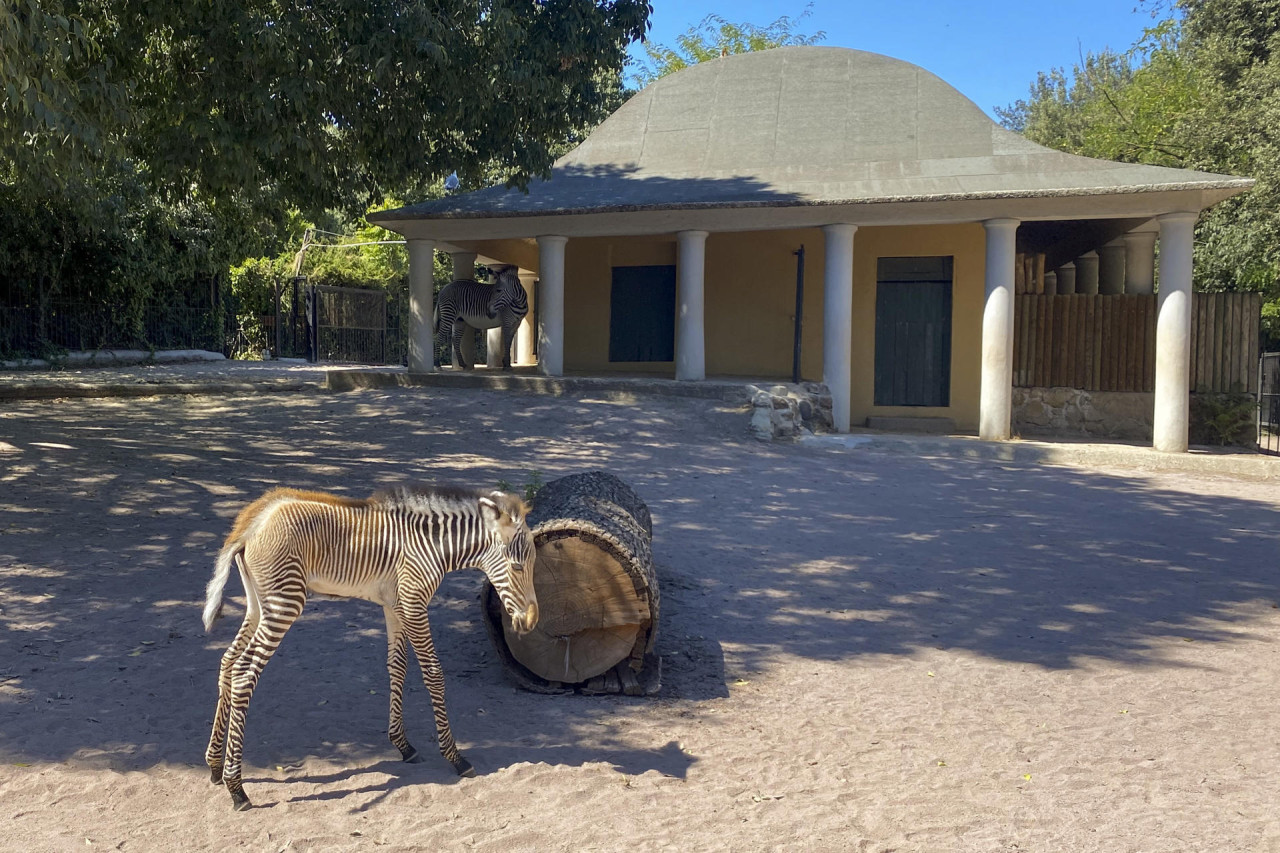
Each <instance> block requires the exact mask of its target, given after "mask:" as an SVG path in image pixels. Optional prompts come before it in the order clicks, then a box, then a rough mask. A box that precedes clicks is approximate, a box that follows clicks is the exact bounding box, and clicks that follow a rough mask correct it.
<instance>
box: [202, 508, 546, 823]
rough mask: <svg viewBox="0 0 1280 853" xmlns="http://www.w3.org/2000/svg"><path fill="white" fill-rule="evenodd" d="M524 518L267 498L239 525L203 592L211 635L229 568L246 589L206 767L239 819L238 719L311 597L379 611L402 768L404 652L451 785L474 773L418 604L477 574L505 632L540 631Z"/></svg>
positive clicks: (483, 511)
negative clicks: (492, 593) (502, 616)
mask: <svg viewBox="0 0 1280 853" xmlns="http://www.w3.org/2000/svg"><path fill="white" fill-rule="evenodd" d="M527 512H528V507H527V506H525V504H524V502H523V501H521V500H520V499H519V498H518V497H516V496H515V495H510V494H507V493H505V492H487V493H486V492H480V491H473V490H465V489H456V488H448V487H441V488H432V487H424V486H401V487H398V488H395V489H391V490H387V491H383V492H378V493H377V494H375V495H373V496H372V497H370V498H368V499H365V500H356V499H351V498H341V497H336V496H334V495H327V494H322V493H319V492H302V491H296V490H293V489H273V490H271V491H269V492H267V493H266V494H265V495H263V496H262V497H261V498H259V499H258V500H256V501H254V502H253V503H252V504H250V505H249V506H248V507H246V508H245V509H244V510H243V511H242V512H241V513H240V515H239V517H237V518H236V522H235V525H234V527H233V528H232V530H231V534H230V535H229V536H228V537H227V541H226V544H224V545H223V547H222V551H221V552H220V553H219V555H218V560H217V564H216V566H215V568H214V574H213V578H212V579H211V580H210V581H209V586H208V589H207V594H206V599H205V607H204V624H205V629H206V630H208V629H211V628H212V627H213V622H214V620H215V619H217V617H218V613H219V611H220V610H221V606H222V592H223V588H224V587H225V586H226V583H227V579H228V577H229V576H230V574H231V568H232V566H233V565H234V566H235V567H237V568H238V569H239V571H240V580H241V581H242V582H243V584H244V589H245V600H246V608H245V617H244V622H243V623H242V624H241V626H240V630H239V632H238V633H237V634H236V637H235V640H233V641H232V643H231V645H230V647H229V648H228V649H227V651H226V653H225V654H224V655H223V656H222V666H221V669H220V672H219V677H218V707H217V712H216V713H215V715H214V721H213V733H212V735H211V736H210V738H209V748H208V750H207V751H206V753H205V760H206V761H207V763H208V765H209V769H210V770H211V771H212V777H213V781H214V782H219V781H222V782H225V783H226V786H227V790H228V791H230V792H231V799H232V803H233V805H234V806H235V807H236V808H237V809H246V808H248V807H249V800H248V798H247V797H246V796H245V793H244V787H243V785H242V784H241V780H240V775H241V757H242V751H243V739H244V724H245V712H246V711H247V709H248V706H249V699H250V697H251V696H252V695H253V690H254V688H255V687H256V686H257V683H258V679H259V678H260V677H261V675H262V670H263V668H264V667H265V666H266V665H267V661H269V660H270V659H271V655H272V654H273V653H274V652H275V650H276V648H277V647H278V646H279V645H280V641H281V639H283V637H284V634H285V632H286V631H287V630H289V626H290V625H292V624H293V622H294V621H295V620H296V619H297V618H298V616H299V615H301V613H302V608H303V605H304V604H305V603H306V600H307V596H308V595H310V594H312V593H319V594H323V595H335V596H343V597H348V598H362V599H365V600H367V601H372V602H374V603H376V604H380V605H382V608H383V612H384V614H385V616H386V621H387V671H388V674H389V675H390V678H391V717H390V726H389V728H388V734H389V735H390V738H391V742H392V743H393V744H395V746H396V748H397V749H399V750H400V754H401V756H402V757H403V758H404V760H405V761H418V760H421V759H420V758H419V756H418V751H417V750H416V749H414V748H413V746H412V745H410V743H409V741H408V739H407V738H406V737H405V734H404V720H403V717H402V694H403V690H404V677H405V666H406V641H407V642H408V643H411V644H412V645H413V649H414V652H415V654H416V655H417V658H418V662H419V664H420V666H421V668H422V678H423V681H424V682H425V683H426V685H427V689H428V690H429V691H430V693H431V705H432V709H433V711H434V712H435V720H436V733H437V736H438V739H439V742H440V752H441V754H442V755H444V757H445V758H446V759H448V760H449V762H450V763H452V764H453V766H454V768H455V769H456V770H457V771H458V773H459V774H460V775H463V776H471V775H474V771H473V770H472V768H471V764H470V763H469V762H468V761H467V760H466V759H465V758H463V757H462V755H461V754H460V753H459V752H458V747H457V745H456V744H455V743H454V740H453V734H452V732H451V731H450V729H449V719H448V716H447V714H446V712H445V704H444V674H443V671H442V670H441V668H440V662H439V660H438V659H437V657H436V652H435V645H434V644H433V642H432V640H431V628H430V625H429V624H428V622H427V605H428V604H429V603H430V601H431V597H432V595H434V594H435V591H436V589H437V588H438V587H439V586H440V582H441V580H442V579H443V577H444V574H445V572H448V571H452V570H454V569H462V568H478V569H480V570H482V571H483V572H484V573H485V575H487V576H488V578H489V581H490V582H491V583H492V584H493V586H494V589H495V590H496V591H497V593H498V596H499V598H500V599H501V601H502V604H503V607H504V608H505V609H506V611H507V613H508V614H509V615H510V616H511V621H512V624H513V626H514V627H515V628H516V630H517V631H519V632H521V633H524V632H527V631H529V630H531V629H532V628H533V626H534V625H535V624H536V623H537V621H538V602H537V598H536V597H535V595H534V591H533V560H534V547H533V536H532V534H531V533H530V532H529V528H528V527H527V526H526V525H525V515H526V513H527Z"/></svg>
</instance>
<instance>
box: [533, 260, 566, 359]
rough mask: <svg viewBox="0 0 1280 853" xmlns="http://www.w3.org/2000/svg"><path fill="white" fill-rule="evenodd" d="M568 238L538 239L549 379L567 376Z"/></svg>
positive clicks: (541, 340)
mask: <svg viewBox="0 0 1280 853" xmlns="http://www.w3.org/2000/svg"><path fill="white" fill-rule="evenodd" d="M568 242H569V238H568V237H557V236H552V235H548V236H544V237H539V238H538V273H539V275H538V278H539V280H540V281H541V282H542V294H541V296H542V304H541V305H540V306H539V309H540V310H539V311H538V364H539V366H541V367H542V372H543V373H544V374H546V375H547V376H563V375H564V247H565V244H566V243H568Z"/></svg>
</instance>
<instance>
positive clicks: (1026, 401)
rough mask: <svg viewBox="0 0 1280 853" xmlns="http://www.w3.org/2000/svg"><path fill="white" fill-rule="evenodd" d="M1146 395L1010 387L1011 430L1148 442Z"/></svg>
mask: <svg viewBox="0 0 1280 853" xmlns="http://www.w3.org/2000/svg"><path fill="white" fill-rule="evenodd" d="M1154 408H1155V395H1154V394H1152V393H1150V392H1129V391H1081V390H1080V389H1078V388H1014V389H1013V431H1014V432H1015V433H1017V434H1018V435H1023V436H1032V435H1036V436H1061V437H1064V438H1065V437H1072V436H1081V437H1085V436H1089V437H1099V438H1118V439H1131V440H1135V441H1150V440H1151V418H1152V412H1153V411H1154Z"/></svg>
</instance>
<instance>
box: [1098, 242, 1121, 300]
mask: <svg viewBox="0 0 1280 853" xmlns="http://www.w3.org/2000/svg"><path fill="white" fill-rule="evenodd" d="M1124 255H1125V248H1124V241H1123V240H1112V241H1111V242H1110V243H1108V244H1106V245H1105V246H1103V247H1102V248H1101V249H1099V250H1098V292H1099V293H1104V294H1106V295H1108V296H1115V295H1117V294H1120V293H1124Z"/></svg>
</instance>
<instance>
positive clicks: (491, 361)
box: [484, 326, 502, 368]
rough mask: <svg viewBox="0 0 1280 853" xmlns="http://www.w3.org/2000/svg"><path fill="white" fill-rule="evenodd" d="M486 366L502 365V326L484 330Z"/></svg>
mask: <svg viewBox="0 0 1280 853" xmlns="http://www.w3.org/2000/svg"><path fill="white" fill-rule="evenodd" d="M484 334H485V338H484V366H485V367H499V368H500V367H502V327H501V326H498V327H497V328H496V329H485V330H484Z"/></svg>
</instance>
